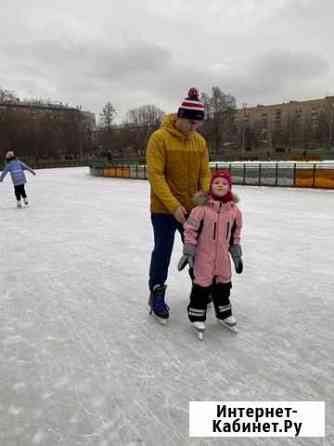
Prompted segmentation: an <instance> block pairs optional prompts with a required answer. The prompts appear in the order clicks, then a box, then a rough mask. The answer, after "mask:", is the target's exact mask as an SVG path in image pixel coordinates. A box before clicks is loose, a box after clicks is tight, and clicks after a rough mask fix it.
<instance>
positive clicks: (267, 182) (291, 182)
mask: <svg viewBox="0 0 334 446" xmlns="http://www.w3.org/2000/svg"><path fill="white" fill-rule="evenodd" d="M89 167H90V173H91V174H92V175H95V176H104V177H116V178H133V179H144V180H146V179H147V167H146V165H144V164H140V165H139V164H134V165H126V164H124V165H112V164H106V163H101V162H100V163H98V162H94V163H90V166H89ZM210 168H211V171H215V170H219V169H227V170H229V172H230V174H231V175H232V177H233V183H234V184H238V185H247V186H277V187H311V188H327V189H334V163H297V162H296V163H281V162H276V163H275V162H271V163H268V162H262V163H261V162H248V163H247V162H233V163H226V162H216V163H210Z"/></svg>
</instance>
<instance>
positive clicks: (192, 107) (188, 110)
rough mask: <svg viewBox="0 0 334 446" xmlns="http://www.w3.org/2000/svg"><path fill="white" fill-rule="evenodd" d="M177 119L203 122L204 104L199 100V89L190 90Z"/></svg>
mask: <svg viewBox="0 0 334 446" xmlns="http://www.w3.org/2000/svg"><path fill="white" fill-rule="evenodd" d="M177 117H178V118H183V119H193V120H198V121H202V120H203V119H204V104H203V103H202V102H201V101H200V100H199V92H198V90H197V88H194V87H192V88H190V89H189V90H188V95H187V97H186V98H185V99H184V100H183V101H182V103H181V105H180V107H179V109H178V111H177Z"/></svg>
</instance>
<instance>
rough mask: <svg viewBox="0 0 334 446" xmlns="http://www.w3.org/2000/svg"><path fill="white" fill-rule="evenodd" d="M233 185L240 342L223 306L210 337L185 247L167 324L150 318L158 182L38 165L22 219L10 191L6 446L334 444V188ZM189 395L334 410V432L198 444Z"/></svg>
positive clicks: (2, 197)
mask: <svg viewBox="0 0 334 446" xmlns="http://www.w3.org/2000/svg"><path fill="white" fill-rule="evenodd" d="M235 191H237V193H238V194H239V195H240V198H241V202H240V207H241V208H242V210H243V213H244V224H245V228H244V233H243V250H244V263H245V271H244V273H243V274H242V275H241V276H235V277H234V281H233V290H232V304H233V308H234V315H235V316H236V317H237V319H238V327H239V333H238V335H233V334H231V333H229V332H228V331H227V330H224V329H223V328H221V327H220V326H218V324H217V323H216V321H215V320H214V317H213V313H212V312H211V313H210V314H209V316H208V321H207V330H206V334H205V340H204V341H203V342H199V341H198V339H197V337H196V336H195V334H194V332H193V330H192V329H191V327H190V324H189V322H188V320H187V317H186V311H185V310H186V304H187V300H188V294H189V289H190V283H189V278H188V276H187V274H186V273H185V272H182V273H179V272H177V268H176V265H177V260H178V257H179V256H180V254H181V243H180V241H179V239H177V240H176V244H175V251H174V255H173V259H172V264H171V267H170V278H169V281H168V290H167V291H168V303H169V305H170V307H171V312H172V313H171V319H170V321H169V323H168V325H167V326H165V327H164V326H161V325H160V324H158V323H157V322H156V321H155V320H154V319H153V318H151V317H150V316H149V315H148V312H147V310H146V304H147V298H148V293H147V274H148V264H149V258H150V253H151V249H152V231H151V226H150V218H149V210H148V202H149V197H148V195H149V185H148V183H147V182H146V181H142V180H124V179H111V178H97V177H91V176H89V174H88V169H87V168H77V169H50V170H40V171H38V175H37V176H36V177H33V178H30V177H29V182H28V185H27V192H28V196H29V198H30V202H31V205H30V207H28V208H24V209H16V207H15V204H16V203H15V198H14V195H13V192H12V185H11V183H10V181H9V179H6V181H5V182H4V183H2V184H0V247H1V248H0V249H1V261H0V280H1V284H0V290H1V295H0V395H1V399H0V445H1V446H17V445H20V446H31V445H43V446H44V445H47V446H53V445H64V446H88V445H94V446H110V445H112V446H113V445H117V446H123V445H127V446H143V445H147V446H151V445H152V446H153V445H160V446H174V445H175V446H184V445H195V446H205V445H222V444H224V445H227V446H229V445H232V446H235V445H236V446H239V445H240V446H246V445H247V446H248V445H249V446H254V445H256V446H257V445H260V446H262V445H266V446H267V445H268V446H271V445H296V444H298V445H302V446H304V445H315V446H316V445H325V444H326V445H332V444H334V431H333V430H334V423H333V419H334V407H333V395H334V347H333V345H334V334H333V320H334V284H333V260H334V256H333V253H334V237H333V227H334V191H322V190H302V189H300V190H297V189H276V188H259V187H235ZM190 400H203V401H205V400H227V401H234V400H250V401H252V400H262V401H268V400H325V401H326V404H327V438H326V440H321V439H307V438H306V439H299V440H298V441H296V440H293V439H290V440H289V439H284V438H281V439H278V438H276V439H275V438H271V439H260V438H256V439H255V438H248V439H240V438H234V439H191V438H189V437H188V403H189V401H190Z"/></svg>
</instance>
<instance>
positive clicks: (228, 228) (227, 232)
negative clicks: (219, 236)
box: [226, 221, 230, 240]
mask: <svg viewBox="0 0 334 446" xmlns="http://www.w3.org/2000/svg"><path fill="white" fill-rule="evenodd" d="M229 232H230V222H229V221H228V222H227V231H226V240H228V234H229Z"/></svg>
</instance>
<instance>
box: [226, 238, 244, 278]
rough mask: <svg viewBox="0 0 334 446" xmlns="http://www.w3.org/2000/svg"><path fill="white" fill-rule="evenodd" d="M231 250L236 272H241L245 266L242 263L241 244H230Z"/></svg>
mask: <svg viewBox="0 0 334 446" xmlns="http://www.w3.org/2000/svg"><path fill="white" fill-rule="evenodd" d="M229 251H230V254H231V257H232V260H233V263H234V267H235V271H236V273H237V274H241V273H242V270H243V268H244V265H243V263H242V251H241V246H240V245H232V246H230V248H229Z"/></svg>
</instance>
